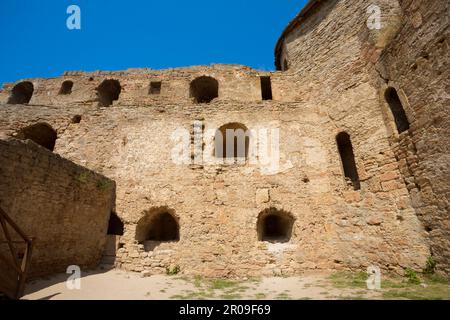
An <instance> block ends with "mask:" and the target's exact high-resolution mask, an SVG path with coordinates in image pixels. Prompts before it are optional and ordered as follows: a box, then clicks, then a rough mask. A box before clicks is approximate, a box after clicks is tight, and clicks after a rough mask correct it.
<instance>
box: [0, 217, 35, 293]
mask: <svg viewBox="0 0 450 320" xmlns="http://www.w3.org/2000/svg"><path fill="white" fill-rule="evenodd" d="M9 227H10V228H11V229H10V228H9ZM1 231H3V233H2V232H1ZM10 231H13V232H14V233H15V234H16V237H12V234H11V232H10ZM17 236H19V238H20V240H15V239H17ZM18 245H20V246H22V247H24V249H25V250H24V251H23V252H19V250H18V249H17V247H18ZM32 250H33V239H32V238H29V237H28V236H27V235H26V234H25V233H24V232H23V231H22V230H21V229H20V228H19V226H18V225H16V224H15V223H14V221H13V220H12V219H11V218H10V217H9V216H8V215H7V214H6V212H5V211H4V210H3V209H2V208H0V292H2V293H4V294H5V295H6V296H8V297H9V298H10V299H20V298H21V297H22V296H23V294H24V291H25V281H26V278H27V274H28V270H29V268H30V263H31V254H32ZM8 252H9V254H8Z"/></svg>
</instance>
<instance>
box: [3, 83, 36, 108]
mask: <svg viewBox="0 0 450 320" xmlns="http://www.w3.org/2000/svg"><path fill="white" fill-rule="evenodd" d="M33 92H34V86H33V83H31V82H30V81H23V82H20V83H18V84H16V85H15V86H14V87H13V89H12V91H11V95H10V97H9V99H8V103H9V104H27V103H29V102H30V100H31V97H32V96H33Z"/></svg>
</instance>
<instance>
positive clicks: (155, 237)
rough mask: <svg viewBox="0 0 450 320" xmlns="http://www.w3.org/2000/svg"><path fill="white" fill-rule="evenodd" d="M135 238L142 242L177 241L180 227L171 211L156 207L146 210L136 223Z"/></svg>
mask: <svg viewBox="0 0 450 320" xmlns="http://www.w3.org/2000/svg"><path fill="white" fill-rule="evenodd" d="M136 240H137V241H138V242H139V243H142V244H146V242H157V243H161V242H175V241H179V240H180V227H179V224H178V219H177V218H176V217H175V215H174V213H173V211H171V210H168V209H167V208H158V209H154V210H151V211H149V212H147V213H146V214H145V216H144V217H143V218H142V219H141V220H139V222H138V224H137V227H136Z"/></svg>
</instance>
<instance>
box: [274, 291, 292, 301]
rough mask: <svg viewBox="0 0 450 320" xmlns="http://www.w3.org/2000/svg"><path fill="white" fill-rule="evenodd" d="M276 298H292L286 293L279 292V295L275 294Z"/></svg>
mask: <svg viewBox="0 0 450 320" xmlns="http://www.w3.org/2000/svg"><path fill="white" fill-rule="evenodd" d="M276 299H277V300H291V299H292V298H291V297H290V296H289V295H288V294H287V293H286V292H283V293H280V294H279V295H277V297H276Z"/></svg>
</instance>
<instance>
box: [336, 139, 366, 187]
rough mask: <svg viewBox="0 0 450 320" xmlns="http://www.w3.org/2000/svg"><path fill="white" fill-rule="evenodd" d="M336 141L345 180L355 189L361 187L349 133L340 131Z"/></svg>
mask: <svg viewBox="0 0 450 320" xmlns="http://www.w3.org/2000/svg"><path fill="white" fill-rule="evenodd" d="M336 142H337V145H338V149H339V154H340V156H341V162H342V167H343V169H344V175H345V178H346V180H348V182H350V183H351V184H352V185H353V188H354V189H355V190H360V189H361V183H360V181H359V175H358V169H357V167H356V161H355V155H354V153H353V146H352V141H351V140H350V135H349V134H348V133H346V132H341V133H339V134H338V135H337V137H336Z"/></svg>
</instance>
